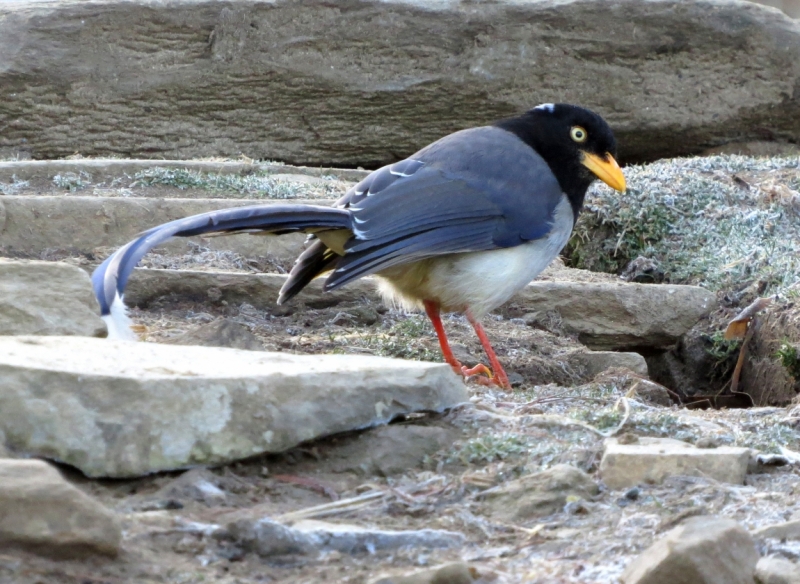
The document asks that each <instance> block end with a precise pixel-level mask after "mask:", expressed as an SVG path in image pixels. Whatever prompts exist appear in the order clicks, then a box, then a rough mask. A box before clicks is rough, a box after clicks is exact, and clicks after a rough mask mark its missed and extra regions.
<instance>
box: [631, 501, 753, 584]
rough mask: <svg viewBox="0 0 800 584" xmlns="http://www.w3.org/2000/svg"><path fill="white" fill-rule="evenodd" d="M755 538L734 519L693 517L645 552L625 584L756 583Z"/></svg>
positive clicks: (639, 557)
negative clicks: (754, 579)
mask: <svg viewBox="0 0 800 584" xmlns="http://www.w3.org/2000/svg"><path fill="white" fill-rule="evenodd" d="M757 561H758V551H756V547H755V544H754V542H753V538H752V537H751V536H750V534H749V533H747V530H745V529H744V528H743V527H742V526H741V525H739V524H738V523H737V522H736V521H734V520H732V519H726V518H720V517H713V516H701V517H692V518H691V519H688V520H686V521H685V522H684V523H682V524H681V525H679V526H678V527H676V528H674V529H673V530H671V531H670V532H668V533H667V534H666V535H665V536H664V537H662V538H660V539H659V540H657V541H656V542H655V543H653V545H651V546H650V547H649V548H647V549H646V550H645V551H644V552H642V553H641V554H640V555H639V556H638V557H637V558H636V559H634V560H633V561H632V562H631V563H630V565H628V567H627V568H626V569H625V572H624V573H623V574H622V578H621V580H622V582H623V584H753V582H754V581H753V574H754V572H755V568H756V562H757Z"/></svg>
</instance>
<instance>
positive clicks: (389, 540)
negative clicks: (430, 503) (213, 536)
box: [227, 519, 466, 557]
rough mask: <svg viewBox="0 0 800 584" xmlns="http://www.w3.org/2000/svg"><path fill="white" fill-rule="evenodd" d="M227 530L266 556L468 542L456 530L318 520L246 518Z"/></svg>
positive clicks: (238, 540)
mask: <svg viewBox="0 0 800 584" xmlns="http://www.w3.org/2000/svg"><path fill="white" fill-rule="evenodd" d="M227 531H228V532H229V533H230V535H231V536H232V537H233V539H234V540H235V541H236V542H237V543H238V544H239V545H241V546H243V547H244V548H245V549H248V550H252V551H254V552H256V553H257V554H258V555H260V556H264V557H269V556H280V555H287V554H308V553H312V552H319V551H337V552H341V553H347V554H355V553H375V552H376V551H379V550H382V551H391V550H398V549H400V548H425V549H431V548H448V547H458V546H461V545H464V543H465V542H466V538H465V537H464V535H463V534H461V533H457V532H453V531H443V530H438V529H419V530H406V531H393V530H386V529H380V528H374V527H372V528H370V527H362V526H360V525H351V524H345V523H329V522H327V521H317V520H304V521H300V522H298V523H296V524H294V525H293V526H291V527H290V526H287V525H283V524H281V523H278V522H276V521H273V520H271V519H259V520H256V521H252V520H246V519H245V520H240V521H237V522H235V523H233V524H231V525H229V526H228V528H227Z"/></svg>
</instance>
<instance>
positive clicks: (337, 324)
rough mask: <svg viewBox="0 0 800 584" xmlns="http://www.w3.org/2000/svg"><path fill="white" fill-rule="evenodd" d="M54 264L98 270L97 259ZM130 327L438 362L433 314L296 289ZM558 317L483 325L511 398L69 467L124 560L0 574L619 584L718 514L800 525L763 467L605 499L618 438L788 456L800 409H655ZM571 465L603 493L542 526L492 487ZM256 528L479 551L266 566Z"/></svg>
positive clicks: (791, 480)
mask: <svg viewBox="0 0 800 584" xmlns="http://www.w3.org/2000/svg"><path fill="white" fill-rule="evenodd" d="M126 188H127V187H126ZM337 188H338V187H337ZM158 189H159V191H158V192H160V193H161V196H163V195H164V194H165V189H166V191H168V192H170V193H173V194H176V193H175V192H174V189H173V190H170V189H168V188H167V187H158ZM191 192H193V191H189V193H191ZM39 194H47V193H46V192H45V191H42V192H39ZM84 194H85V193H84ZM185 194H187V192H186V191H180V193H177V194H176V196H182V195H185ZM120 196H125V195H124V193H123V194H121V195H120ZM137 196H138V195H137ZM205 196H208V194H207V193H205ZM327 196H333V193H328V194H327ZM197 253H204V252H203V251H202V250H198V251H197ZM57 259H62V260H64V259H66V260H67V261H71V262H74V263H77V264H83V265H86V266H87V267H90V265H91V264H92V263H94V262H96V258H86V257H73V258H70V257H63V256H60V257H58V258H57ZM206 259H207V262H206V264H207V266H208V267H213V268H215V269H231V270H243V271H251V270H253V269H261V268H264V267H267V268H268V267H269V265H268V264H269V261H267V260H265V262H266V263H265V264H264V266H261V265H250V266H249V267H246V266H244V267H243V266H241V265H239V266H237V265H236V264H235V261H232V259H231V258H229V257H225V256H224V255H220V254H218V253H217V254H211V255H209V256H208V258H206ZM233 260H235V258H233ZM148 261H150V262H152V265H156V264H158V263H159V262H160V263H161V264H164V265H165V266H169V267H181V266H182V265H184V264H183V263H182V262H185V261H187V260H186V259H185V258H183V259H182V258H175V257H169V256H163V255H162V256H158V255H156V256H153V257H151V259H150V260H148ZM273 268H276V269H278V268H281V266H275V265H274V264H273ZM283 269H285V266H283ZM586 277H588V278H598V279H603V278H613V276H607V275H589V276H586ZM131 316H132V318H133V320H134V322H135V323H136V324H138V325H140V330H141V331H142V332H141V335H142V338H143V340H145V341H147V342H172V341H175V340H176V339H179V337H180V336H181V335H184V334H186V333H191V332H193V331H196V330H197V329H198V328H199V327H201V326H202V325H205V324H208V323H211V322H215V321H217V320H218V319H220V318H225V319H228V320H230V321H232V322H235V323H237V324H239V325H240V326H241V327H242V329H243V330H246V331H247V332H249V333H250V334H252V335H254V336H255V338H256V339H257V341H258V342H259V343H260V344H261V345H262V346H263V348H264V349H266V350H270V351H290V352H297V353H308V354H317V353H345V354H374V355H385V356H393V357H399V358H407V359H423V360H431V361H438V360H440V354H439V349H438V344H437V342H436V340H435V337H434V335H433V331H432V329H431V327H430V325H429V323H428V322H427V321H426V320H425V319H424V318H423V317H422V316H421V315H415V314H406V313H403V312H399V311H396V310H394V309H392V308H391V307H389V306H385V305H383V304H379V303H374V302H369V301H367V300H361V301H354V302H350V303H345V304H340V305H337V306H334V307H331V308H326V309H312V308H309V307H306V306H304V304H303V301H302V294H301V295H300V296H299V297H298V298H297V299H296V302H294V303H293V304H292V305H290V306H287V307H281V308H280V309H275V310H272V311H265V310H258V309H256V308H254V307H253V306H250V305H247V304H241V305H239V306H232V305H224V304H221V303H215V302H213V300H212V301H209V302H204V303H201V304H197V303H189V302H185V301H183V300H180V299H174V298H164V299H162V300H160V301H156V302H153V303H151V304H150V305H148V306H147V307H146V308H134V309H133V310H132V312H131ZM545 324H546V327H542V326H541V324H539V325H535V324H534V326H530V325H529V324H528V321H526V319H525V311H524V310H523V308H522V307H520V306H518V305H515V304H514V302H513V301H512V302H511V303H509V304H508V305H506V306H505V307H503V308H502V309H501V310H499V311H498V312H496V313H495V314H493V315H491V316H490V317H488V318H487V319H486V321H485V326H486V329H487V331H488V334H489V337H490V338H491V339H492V341H493V343H494V346H495V347H496V348H497V352H498V355H499V357H500V359H501V361H502V362H503V363H504V364H505V366H506V368H507V371H508V372H509V373H510V375H511V377H512V381H513V382H514V384H515V390H514V392H512V393H504V392H501V391H498V390H494V389H489V388H486V387H483V386H480V385H477V384H475V383H469V384H468V388H469V392H470V396H471V398H470V401H469V403H466V404H463V405H462V406H460V407H458V408H456V409H454V410H453V411H450V412H447V413H445V414H443V415H434V414H425V413H421V414H417V415H413V416H409V417H408V418H404V419H399V420H396V421H395V422H394V423H393V424H392V425H391V426H389V427H388V428H387V427H384V428H376V429H371V430H365V431H361V432H353V433H350V434H347V435H339V436H333V437H330V438H327V439H322V440H319V441H316V442H313V443H309V444H304V445H302V446H300V447H298V448H295V449H293V450H291V451H289V452H286V453H284V454H281V455H277V456H261V457H256V458H253V459H249V460H246V461H242V462H237V463H233V464H230V465H226V466H223V467H219V468H214V469H197V470H192V471H188V472H175V473H163V474H159V475H154V476H150V477H145V478H141V479H136V480H119V481H98V480H89V479H86V478H85V477H83V476H82V475H80V473H78V472H76V471H75V470H73V469H70V468H63V469H62V470H63V472H64V473H65V475H66V476H67V477H68V478H69V480H71V481H72V482H73V483H74V484H76V485H77V486H78V487H79V488H81V489H83V490H84V491H86V492H87V493H89V494H91V495H93V496H94V497H97V498H98V499H99V500H100V501H102V502H103V503H104V504H106V505H107V506H109V507H110V508H111V509H113V510H115V511H116V512H117V513H118V514H119V515H120V516H121V517H122V518H123V522H124V542H123V552H122V554H121V555H120V556H119V557H117V558H98V557H83V558H71V559H57V560H56V559H48V558H43V557H40V556H38V555H32V554H29V553H26V552H20V551H16V550H13V551H12V550H4V551H0V583H1V584H6V583H9V584H11V583H14V584H17V583H19V584H27V583H41V584H60V583H69V584H71V583H76V584H77V583H80V584H101V583H103V584H105V583H108V584H113V583H122V582H125V583H134V582H135V583H151V582H152V583H175V584H179V583H180V584H184V583H185V584H189V583H192V584H193V583H199V582H220V583H230V584H233V583H237V584H250V583H265V582H269V583H284V584H301V583H320V582H343V583H351V584H367V583H369V582H371V581H373V580H374V579H375V578H377V577H378V576H380V575H384V574H405V573H410V572H413V571H416V570H420V569H423V568H425V567H430V566H435V565H438V564H442V563H446V562H450V561H466V562H468V563H469V565H470V566H472V567H474V568H475V569H476V571H477V573H478V575H479V578H480V579H479V581H481V582H497V583H516V582H530V583H541V584H545V583H547V584H554V583H584V584H610V583H614V582H617V578H618V577H619V575H620V574H621V572H622V570H623V569H624V567H625V565H627V563H628V562H630V561H631V559H632V558H633V557H635V556H636V555H637V554H638V553H639V552H640V551H642V550H643V549H644V548H646V547H647V546H648V545H649V544H650V543H651V542H652V541H653V540H654V539H655V538H657V537H658V536H659V535H661V534H663V533H664V532H665V531H667V530H668V529H669V528H670V527H672V526H674V525H676V524H677V523H678V522H679V521H680V520H681V519H683V518H685V517H688V516H692V515H700V514H717V515H722V516H727V517H732V518H734V519H736V520H738V521H740V522H741V523H742V524H743V525H745V526H746V527H747V528H749V529H755V528H758V527H761V526H764V525H768V524H771V523H777V522H781V521H785V520H788V519H791V518H800V507H799V506H798V505H797V496H798V493H800V471H798V469H797V467H796V466H793V465H792V464H782V465H781V464H757V463H755V462H754V463H753V465H752V469H751V470H752V472H751V473H750V474H749V475H748V477H747V480H746V483H745V484H744V485H732V484H722V483H717V482H715V481H713V480H710V479H706V478H702V477H695V478H690V477H679V478H674V479H670V480H668V481H667V482H666V483H664V484H662V485H657V486H656V485H640V486H638V487H636V488H633V489H627V490H620V491H613V490H608V489H606V488H604V487H603V486H602V482H601V477H599V475H598V467H599V462H600V458H601V456H602V449H603V442H604V440H605V438H606V436H608V435H611V434H612V433H624V432H628V433H632V434H636V435H640V436H668V437H672V438H679V439H683V440H687V441H689V442H692V443H698V442H702V443H704V444H705V445H709V444H711V445H714V444H718V445H723V444H732V445H740V446H747V447H750V448H753V449H754V451H760V452H763V453H778V452H780V449H781V447H785V448H788V449H790V450H791V451H797V450H800V432H798V430H797V426H796V424H797V422H798V420H800V418H798V416H796V415H795V414H794V412H793V410H792V408H791V406H789V407H785V408H783V407H781V408H751V409H741V410H704V411H700V410H693V411H689V410H686V409H682V408H680V407H678V406H674V405H673V406H671V407H670V406H663V405H657V404H655V403H653V402H652V401H649V400H648V399H647V397H646V396H644V395H642V394H641V393H639V392H637V391H636V387H634V386H636V381H637V380H636V378H635V377H632V376H631V375H630V374H627V373H625V372H619V371H618V372H616V373H613V374H605V375H601V376H598V377H597V378H595V379H594V380H592V379H589V378H588V377H587V375H586V374H585V372H584V371H582V370H581V369H580V368H576V367H573V366H571V365H570V361H569V358H568V357H569V354H570V353H572V352H574V351H579V350H582V347H581V346H580V345H579V343H578V342H577V341H576V339H575V338H574V337H572V336H570V335H569V334H568V333H567V332H565V331H563V330H561V328H560V327H559V323H558V319H557V318H556V316H555V315H554V316H553V319H551V321H550V322H548V323H545ZM445 326H446V328H447V329H448V332H449V333H450V336H451V340H452V342H453V345H454V349H455V351H456V354H457V356H458V357H459V358H460V359H461V360H462V361H464V362H465V363H469V364H474V363H477V362H478V361H482V360H483V359H484V357H483V354H482V352H481V347H480V345H479V343H478V341H477V339H476V338H475V336H474V334H473V333H472V331H471V328H470V327H469V324H468V323H467V322H466V320H465V319H464V318H462V317H459V316H452V315H451V316H448V317H447V318H446V320H445ZM545 328H546V329H547V330H545ZM625 404H627V406H628V411H627V412H626V410H625V408H624V407H623V406H624V405H625ZM434 438H435V439H434ZM376 452H378V453H380V454H381V457H380V459H379V460H378V459H376V454H375V453H376ZM754 461H755V455H754ZM772 461H773V462H777V463H785V462H786V461H787V460H786V457H784V458H780V457H778V458H777V459H773V460H772ZM559 463H567V464H571V465H573V466H576V467H578V468H580V469H582V470H583V471H585V472H587V473H589V474H590V475H591V476H592V478H593V479H594V480H595V481H597V482H598V484H599V485H600V490H599V493H598V494H597V495H596V496H592V497H589V498H584V499H576V500H569V501H567V502H566V503H565V504H564V505H562V506H560V507H559V508H558V509H557V510H556V511H555V512H548V513H547V514H544V515H539V516H530V517H525V518H519V519H516V520H514V521H508V520H501V519H498V514H497V511H496V506H495V505H494V504H493V503H492V501H493V499H492V496H491V495H492V493H493V492H496V491H497V490H498V489H500V488H502V487H503V486H504V485H507V484H508V483H509V482H510V481H513V480H515V479H516V478H518V477H520V476H524V475H528V474H531V473H534V472H538V471H540V470H543V469H547V468H551V467H553V466H554V465H556V464H559ZM197 481H205V482H208V483H211V484H213V485H214V486H215V487H216V488H217V490H218V491H219V493H217V492H214V493H213V494H212V495H209V494H208V493H204V492H203V491H202V490H198V489H197V488H196V486H195V485H196V482H197ZM370 494H372V495H370ZM364 495H370V496H371V497H372V498H369V497H368V498H367V499H364ZM373 495H374V496H373ZM351 499H355V501H354V502H351V503H350V504H345V505H343V506H341V507H338V508H336V509H335V510H332V509H331V507H330V506H329V504H330V503H332V502H334V501H340V502H342V501H344V502H345V503H347V502H348V501H349V500H351ZM364 501H366V502H364ZM243 517H249V518H261V517H270V518H284V519H290V518H298V517H304V518H317V519H321V520H325V521H330V522H334V523H335V522H340V523H351V524H357V525H362V526H377V527H380V528H384V529H425V528H430V529H444V530H449V531H455V532H460V533H463V534H464V535H465V537H466V544H465V545H463V546H461V547H458V548H452V549H419V548H417V549H404V550H400V551H393V552H382V551H377V552H375V553H373V554H369V553H363V554H352V555H351V554H344V553H340V552H328V553H323V554H320V555H306V556H287V557H270V558H262V557H259V556H258V555H257V554H255V553H253V552H251V551H248V550H246V549H242V547H241V546H238V545H237V544H236V543H235V542H232V541H230V540H228V539H226V538H225V537H221V536H220V535H219V534H220V533H221V532H224V528H225V526H226V525H228V524H229V523H230V522H231V521H234V520H236V519H240V518H243ZM214 526H220V527H221V528H222V530H221V531H220V530H218V529H216V528H215V527H214ZM758 543H759V546H760V549H761V551H762V553H765V552H767V551H773V552H776V553H780V554H782V555H785V556H787V557H790V558H793V559H797V558H800V545H796V544H793V543H792V542H779V541H776V540H763V541H759V542H758Z"/></svg>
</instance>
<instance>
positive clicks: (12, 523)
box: [0, 460, 122, 557]
mask: <svg viewBox="0 0 800 584" xmlns="http://www.w3.org/2000/svg"><path fill="white" fill-rule="evenodd" d="M121 540H122V529H121V527H120V522H119V520H118V519H117V517H116V516H115V515H114V514H113V513H112V512H111V511H109V510H108V509H106V508H105V507H103V505H101V504H100V503H98V502H97V501H95V500H94V499H92V498H91V497H90V496H88V495H86V494H85V493H83V492H82V491H80V490H78V489H77V488H75V487H73V486H72V485H70V484H69V483H68V482H67V481H65V480H64V479H63V478H62V477H61V475H60V474H59V472H58V471H57V470H56V469H55V468H53V467H52V466H51V465H49V464H47V463H46V462H43V461H41V460H0V547H7V546H18V547H22V548H26V549H31V550H33V551H36V552H38V553H42V554H46V555H53V556H59V557H65V556H69V557H74V556H75V555H80V554H87V553H101V554H106V555H116V554H117V552H118V551H119V546H120V541H121Z"/></svg>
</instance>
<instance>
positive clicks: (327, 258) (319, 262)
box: [278, 240, 341, 304]
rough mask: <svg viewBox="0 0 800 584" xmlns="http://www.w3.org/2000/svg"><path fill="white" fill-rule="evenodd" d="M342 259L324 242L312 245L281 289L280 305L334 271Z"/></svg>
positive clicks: (296, 263)
mask: <svg viewBox="0 0 800 584" xmlns="http://www.w3.org/2000/svg"><path fill="white" fill-rule="evenodd" d="M340 257H341V256H339V255H337V254H335V253H334V252H332V251H331V250H330V249H328V246H326V245H325V244H324V243H323V242H321V241H319V240H317V241H315V242H314V243H312V244H311V245H310V246H309V247H308V249H306V250H305V251H304V252H303V253H302V254H300V257H298V258H297V260H296V261H295V262H294V266H293V267H292V271H291V273H290V274H289V278H288V279H287V280H286V282H285V283H284V284H283V286H282V287H281V292H280V295H279V296H278V304H283V303H284V302H287V301H288V300H291V299H292V298H294V297H295V296H296V295H297V293H298V292H300V290H302V289H303V288H305V287H306V285H307V284H308V283H309V282H310V281H311V280H313V279H314V278H316V277H317V276H319V275H320V274H322V273H323V272H326V271H328V270H330V269H332V268H333V267H334V266H333V264H335V263H336V261H337V260H338V259H339V258H340Z"/></svg>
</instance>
